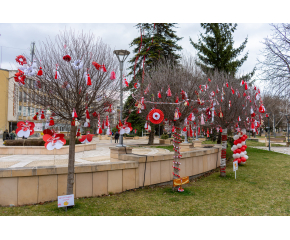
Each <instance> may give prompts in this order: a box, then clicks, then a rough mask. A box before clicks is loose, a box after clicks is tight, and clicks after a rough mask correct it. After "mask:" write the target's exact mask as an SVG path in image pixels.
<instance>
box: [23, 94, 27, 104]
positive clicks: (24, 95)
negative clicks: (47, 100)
mask: <svg viewBox="0 0 290 240" xmlns="http://www.w3.org/2000/svg"><path fill="white" fill-rule="evenodd" d="M23 102H26V92H23Z"/></svg>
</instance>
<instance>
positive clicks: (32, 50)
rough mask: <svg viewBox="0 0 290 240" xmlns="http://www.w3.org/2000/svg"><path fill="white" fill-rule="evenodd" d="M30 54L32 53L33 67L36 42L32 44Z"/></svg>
mask: <svg viewBox="0 0 290 240" xmlns="http://www.w3.org/2000/svg"><path fill="white" fill-rule="evenodd" d="M30 52H31V65H32V64H33V57H34V53H35V42H32V43H31V49H30Z"/></svg>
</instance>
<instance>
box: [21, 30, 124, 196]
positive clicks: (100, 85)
mask: <svg viewBox="0 0 290 240" xmlns="http://www.w3.org/2000/svg"><path fill="white" fill-rule="evenodd" d="M66 55H69V57H70V58H71V60H70V61H68V60H69V57H67V58H66V60H64V59H63V57H64V56H66ZM35 61H36V64H37V66H38V67H41V68H42V72H43V74H42V75H41V76H32V77H31V79H32V80H33V81H27V80H26V83H25V84H24V85H22V86H21V87H20V91H21V92H22V93H25V94H26V95H27V97H28V98H29V99H30V101H31V102H32V104H34V105H36V106H38V107H39V108H40V109H41V108H43V109H47V107H48V106H49V108H50V110H51V111H52V112H53V113H54V114H55V116H56V118H58V119H59V120H60V121H65V122H69V123H72V122H73V116H72V112H73V109H75V111H76V113H77V119H78V120H79V121H80V123H81V124H83V123H84V122H85V121H86V114H85V113H86V109H87V110H88V111H89V115H90V116H91V117H93V116H92V113H93V112H97V113H98V114H103V113H104V111H105V108H106V105H105V103H107V102H108V100H109V101H110V102H111V103H112V104H113V102H114V100H115V99H116V98H117V97H118V96H117V95H118V94H117V89H118V84H117V83H116V81H112V80H110V74H109V73H110V72H111V71H115V72H116V71H117V69H118V62H117V60H116V59H115V58H114V55H113V51H112V50H111V49H110V47H109V46H108V45H106V44H104V43H103V42H102V41H101V40H100V39H97V40H95V37H94V35H93V34H91V33H89V34H84V33H83V32H82V33H78V34H76V33H75V32H74V31H72V30H71V31H64V32H62V33H60V34H59V35H57V36H56V39H55V41H54V42H53V41H52V40H50V39H48V40H47V41H46V42H42V43H41V44H40V47H38V48H37V49H36V53H35ZM92 62H95V63H97V64H94V65H93V64H92ZM56 71H57V73H56ZM117 73H118V72H117ZM88 74H89V76H90V79H91V85H89V84H87V80H88ZM117 79H118V78H117ZM76 130H77V126H74V125H73V124H72V126H71V127H70V143H69V162H68V178H67V194H72V193H73V184H74V162H75V137H76Z"/></svg>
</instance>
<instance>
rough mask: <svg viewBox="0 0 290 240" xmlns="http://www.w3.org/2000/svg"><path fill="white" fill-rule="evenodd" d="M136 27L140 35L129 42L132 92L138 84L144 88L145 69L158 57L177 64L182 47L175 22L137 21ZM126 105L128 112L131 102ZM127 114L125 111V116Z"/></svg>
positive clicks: (130, 87)
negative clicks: (179, 44) (178, 42)
mask: <svg viewBox="0 0 290 240" xmlns="http://www.w3.org/2000/svg"><path fill="white" fill-rule="evenodd" d="M136 27H137V29H140V36H139V37H137V38H135V39H134V40H133V41H132V42H131V44H130V46H131V47H134V50H133V52H134V56H133V57H132V58H131V59H130V60H129V63H131V66H130V67H129V70H130V73H129V74H130V75H131V76H132V77H133V79H132V81H131V82H130V84H129V89H130V91H131V92H133V93H134V90H135V89H136V87H137V86H138V85H139V86H140V88H142V89H143V90H145V87H144V84H143V80H142V79H143V78H144V74H145V72H147V71H148V72H150V71H151V70H152V69H153V68H154V67H155V66H156V64H157V63H158V62H159V60H160V59H168V58H170V59H171V62H172V64H174V65H175V64H178V63H179V59H180V58H181V55H180V54H179V51H180V50H182V47H181V46H178V45H177V41H179V40H180V39H181V38H180V37H178V36H177V35H176V33H175V31H174V28H175V27H176V23H138V24H137V25H136ZM127 101H129V99H128V100H127ZM130 102H132V101H130ZM126 105H127V112H128V109H129V107H130V106H131V105H132V104H129V103H127V102H126ZM127 116H128V115H126V113H125V117H127ZM130 118H131V116H130ZM135 120H138V121H137V122H142V119H138V116H135ZM151 128H152V131H151V132H150V134H149V141H148V143H149V144H152V143H153V140H154V133H155V131H154V129H153V128H154V125H151Z"/></svg>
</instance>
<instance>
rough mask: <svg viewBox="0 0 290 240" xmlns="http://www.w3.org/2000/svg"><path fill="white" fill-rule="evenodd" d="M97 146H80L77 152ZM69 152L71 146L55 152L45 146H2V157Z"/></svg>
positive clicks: (76, 147)
mask: <svg viewBox="0 0 290 240" xmlns="http://www.w3.org/2000/svg"><path fill="white" fill-rule="evenodd" d="M96 146H97V144H96V143H87V144H78V145H76V146H75V152H83V151H89V150H95V149H96ZM68 152H69V146H63V147H62V148H61V149H54V150H47V149H46V148H45V147H44V146H24V147H22V146H0V155H63V154H68Z"/></svg>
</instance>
